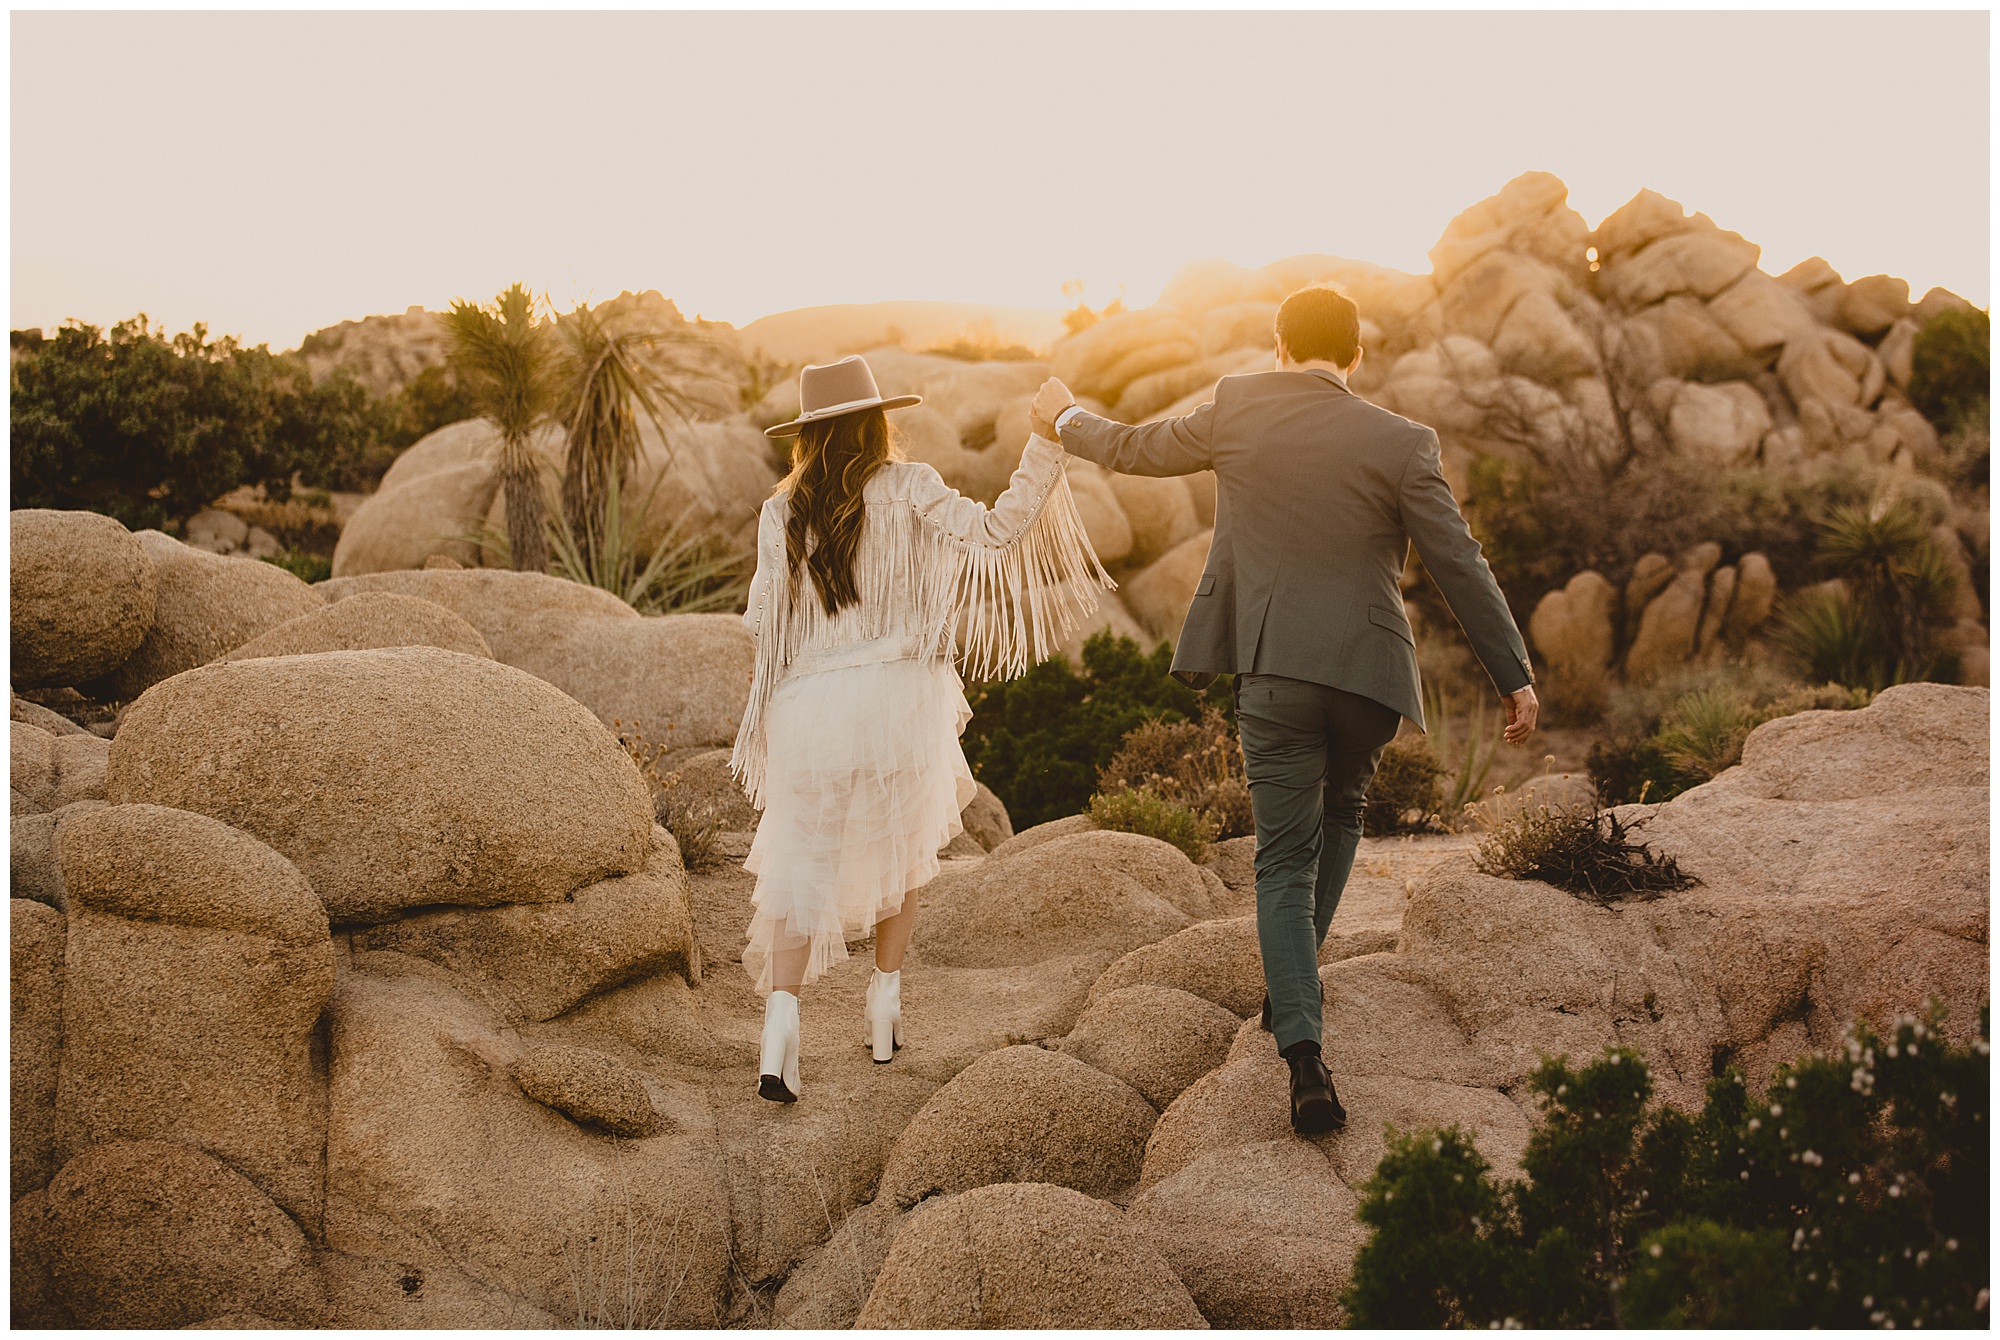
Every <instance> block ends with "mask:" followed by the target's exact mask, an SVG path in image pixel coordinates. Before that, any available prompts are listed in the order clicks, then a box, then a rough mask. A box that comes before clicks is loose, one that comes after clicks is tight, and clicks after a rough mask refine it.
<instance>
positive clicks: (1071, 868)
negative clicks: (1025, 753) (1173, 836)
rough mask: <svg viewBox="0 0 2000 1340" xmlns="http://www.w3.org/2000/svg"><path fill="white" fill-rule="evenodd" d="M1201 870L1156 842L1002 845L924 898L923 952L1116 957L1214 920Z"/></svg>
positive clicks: (1131, 838) (970, 963)
mask: <svg viewBox="0 0 2000 1340" xmlns="http://www.w3.org/2000/svg"><path fill="white" fill-rule="evenodd" d="M1215 910H1216V909H1215V897H1214V894H1213V893H1212V892H1211V891H1210V888H1209V885H1208V883H1207V881H1205V880H1204V879H1203V878H1202V877H1201V871H1200V869H1199V868H1198V867H1197V866H1196V865H1195V864H1194V863H1193V862H1192V861H1190V860H1188V859H1187V857H1186V856H1184V855H1183V854H1182V853H1181V852H1180V851H1178V850H1176V849H1175V848H1174V847H1172V846H1171V845H1169V844H1168V843H1165V842H1162V841H1160V840H1159V839H1158V838H1151V837H1145V836H1142V835H1141V834H1138V833H1116V832H1109V831H1088V832H1079V833H1072V834H1070V835H1068V836H1065V837H1058V838H1054V839H1052V840H1050V841H1046V842H1041V843H1039V844H1037V845H1032V846H1027V845H1024V846H1022V847H1020V848H1015V849H1014V850H1012V851H1009V850H1007V849H1006V847H1004V846H1003V847H1002V848H1000V849H998V850H996V851H995V852H994V853H992V854H990V855H989V856H988V858H987V859H986V860H985V861H983V862H981V863H980V864H979V865H978V866H977V867H975V868H973V869H971V870H969V871H966V872H965V873H963V874H952V875H946V876H943V877H941V878H940V879H939V880H938V881H937V882H936V883H934V884H933V885H931V887H930V889H929V890H928V891H927V892H926V896H925V900H924V920H923V921H922V923H921V924H920V925H919V926H918V928H917V937H918V945H919V948H920V949H921V951H922V953H923V955H924V958H925V959H926V961H928V962H932V963H941V964H948V965H951V966H954V967H979V968H998V967H1017V966H1020V965H1023V964H1028V963H1039V962H1041V961H1043V960H1044V959H1050V958H1055V957H1057V956H1059V955H1067V954H1084V953H1103V954H1108V955H1116V954H1121V953H1123V952H1125V951H1126V950H1128V949H1131V948H1133V947H1135V946H1137V945H1142V944H1146V943H1149V942H1151V941H1154V940H1158V939H1161V938H1163V937H1165V936H1168V935H1171V934H1173V933H1174V932H1175V931H1178V930H1181V929H1183V928H1185V927H1187V926H1188V925H1190V924H1191V923H1193V922H1194V921H1196V920H1198V919H1200V918H1203V917H1207V916H1212V915H1213V914H1214V912H1215Z"/></svg>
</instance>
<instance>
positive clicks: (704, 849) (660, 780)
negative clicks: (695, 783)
mask: <svg viewBox="0 0 2000 1340" xmlns="http://www.w3.org/2000/svg"><path fill="white" fill-rule="evenodd" d="M612 725H613V727H614V729H616V731H617V733H618V743H619V744H621V745H623V746H624V747H625V752H626V754H628V755H629V756H630V757H631V759H632V763H633V766H635V767H636V768H638V769H639V775H640V776H641V777H643V778H645V780H646V789H647V790H648V791H650V792H652V795H653V817H654V819H655V820H656V821H657V822H658V823H659V825H660V827H662V828H664V829H666V830H667V831H668V832H669V833H672V834H673V835H674V845H676V846H678V847H679V848H680V849H681V864H682V865H683V866H685V867H686V868H687V869H689V870H707V869H711V868H712V867H714V866H716V865H718V864H720V863H721V860H722V854H721V852H720V851H718V850H717V848H716V842H717V839H719V838H720V837H721V836H722V814H721V812H720V809H719V808H718V807H717V806H716V804H715V803H714V802H713V801H709V800H703V799H701V798H700V797H699V796H696V795H695V794H694V793H693V792H692V791H690V790H689V789H688V788H687V787H685V786H684V785H682V783H681V775H680V774H679V773H677V772H673V771H671V770H668V769H667V768H666V766H665V765H666V758H667V755H668V754H669V753H670V752H671V751H670V750H669V749H668V747H667V746H666V745H663V744H656V743H654V742H653V741H652V740H649V739H647V738H646V736H645V734H644V732H642V731H640V730H639V728H638V727H636V726H627V725H626V724H625V723H624V722H623V721H614V722H613V723H612Z"/></svg>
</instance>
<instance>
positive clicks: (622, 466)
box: [556, 304, 701, 585]
mask: <svg viewBox="0 0 2000 1340" xmlns="http://www.w3.org/2000/svg"><path fill="white" fill-rule="evenodd" d="M614 320H615V319H607V318H606V317H605V315H604V313H603V305H602V304H600V305H599V306H598V307H597V308H595V309H593V308H592V307H590V306H589V305H588V304H579V305H578V306H577V308H576V310H575V311H573V312H571V313H570V314H569V315H567V316H565V317H563V318H562V319H561V320H560V321H559V322H558V323H557V327H558V329H559V330H560V331H561V333H562V343H563V356H562V361H561V365H560V369H559V379H560V382H561V386H562V393H561V400H560V404H559V405H558V407H557V409H556V417H557V418H558V419H559V420H560V421H561V423H562V425H563V428H564V430H565V431H566V432H567V433H568V434H569V452H568V456H567V458H566V460H565V462H564V466H563V487H562V504H563V506H562V512H563V519H564V522H565V523H566V525H567V526H568V528H569V530H570V531H571V532H573V533H574V535H575V536H576V538H577V539H578V541H579V545H578V549H579V552H588V550H589V549H590V547H591V545H592V544H593V543H594V542H595V541H596V540H597V538H598V535H599V532H600V531H601V530H602V529H604V528H605V527H607V526H609V525H611V524H613V523H614V520H615V519H614V517H613V515H612V513H613V511H614V504H613V502H612V496H613V493H614V490H615V486H616V479H617V478H619V477H623V478H626V479H630V478H631V477H632V476H633V474H634V472H635V470H636V468H637V466H638V463H639V448H640V416H641V415H642V414H643V415H644V416H646V418H648V419H650V420H651V421H652V424H653V427H654V428H655V429H657V430H658V432H659V434H660V440H661V442H662V443H663V444H665V445H666V446H667V452H668V457H669V459H670V460H671V458H672V454H673V449H672V441H673V439H672V436H671V435H670V434H669V432H668V428H667V419H668V418H669V417H670V416H671V417H673V418H675V419H677V420H679V421H680V422H681V423H685V422H686V421H687V420H688V418H689V415H690V408H691V406H690V404H689V401H688V399H687V397H686V396H685V395H683V394H682V393H681V391H680V390H679V388H678V387H676V386H675V384H674V381H673V380H672V378H673V377H674V376H675V375H695V376H698V375H701V374H700V372H699V371H698V370H697V369H695V368H693V367H692V366H690V365H687V364H684V363H681V362H678V361H676V360H674V359H672V358H670V357H667V356H665V355H664V347H665V346H668V345H672V344H677V343H686V342H691V341H693V340H695V339H696V338H698V337H696V336H693V335H690V334H688V333H687V332H685V331H679V330H667V329H660V328H655V327H641V326H633V325H629V324H627V323H625V322H617V323H616V324H615V325H614ZM602 584H603V583H601V582H596V583H593V585H602Z"/></svg>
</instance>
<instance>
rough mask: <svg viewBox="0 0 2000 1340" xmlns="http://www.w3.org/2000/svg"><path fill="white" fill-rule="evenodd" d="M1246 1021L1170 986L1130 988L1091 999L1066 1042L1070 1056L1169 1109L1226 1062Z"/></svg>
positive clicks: (1063, 1048) (1162, 1108)
mask: <svg viewBox="0 0 2000 1340" xmlns="http://www.w3.org/2000/svg"><path fill="white" fill-rule="evenodd" d="M1242 1024H1243V1021H1242V1020H1241V1019H1238V1018H1237V1017H1236V1016H1235V1015H1233V1014H1231V1013H1230V1012H1229V1011H1228V1010H1225V1009H1223V1008H1222V1007H1221V1006H1220V1005H1217V1004H1215V1003H1214V1002H1213V1001H1207V1000H1203V999H1202V998H1201V997H1200V996H1194V995H1190V994H1188V993H1187V992H1185V991H1177V990H1175V989H1174V988H1172V987H1167V986H1151V985H1141V986H1128V987H1125V988H1123V989H1121V990H1118V991H1112V992H1109V993H1108V994H1106V995H1103V996H1100V997H1099V998H1098V999H1096V1000H1095V1001H1093V1002H1091V1005H1090V1008H1088V1009H1086V1010H1085V1011H1084V1012H1083V1017H1082V1018H1080V1019H1078V1020H1077V1021H1076V1027H1074V1028H1072V1029H1071V1030H1070V1031H1069V1036H1068V1037H1066V1038H1064V1039H1063V1040H1062V1042H1061V1043H1060V1044H1059V1045H1060V1047H1061V1049H1062V1052H1063V1054H1064V1055H1066V1056H1074V1057H1075V1058H1076V1059H1077V1060H1079V1061H1082V1062H1083V1063H1084V1064H1085V1065H1090V1066H1095V1067H1096V1068H1097V1069H1099V1070H1102V1071H1103V1072H1104V1073H1105V1074H1107V1075H1111V1076H1113V1077H1115V1078H1117V1079H1122V1080H1124V1081H1125V1082H1126V1083H1127V1084H1129V1085H1131V1086H1132V1087H1133V1088H1135V1089H1137V1090H1138V1091H1139V1092H1140V1093H1141V1094H1142V1095H1144V1096H1145V1099H1146V1101H1147V1102H1149V1103H1151V1104H1152V1105H1153V1106H1154V1107H1156V1108H1159V1109H1161V1110H1162V1111H1164V1110H1165V1109H1166V1107H1167V1105H1168V1104H1169V1103H1171V1102H1173V1101H1174V1099H1176V1098H1178V1097H1180V1096H1181V1092H1182V1090H1184V1089H1186V1088H1187V1086H1188V1085H1190V1084H1192V1083H1194V1082H1195V1081H1196V1080H1198V1079H1200V1078H1201V1077H1202V1076H1203V1075H1206V1074H1207V1073H1208V1072H1209V1071H1211V1070H1213V1069H1215V1068H1216V1067H1217V1066H1219V1065H1221V1064H1222V1062H1223V1058H1224V1057H1226V1056H1227V1055H1228V1054H1229V1045H1230V1043H1232V1042H1234V1041H1235V1039H1236V1030H1237V1029H1238V1028H1240V1027H1242Z"/></svg>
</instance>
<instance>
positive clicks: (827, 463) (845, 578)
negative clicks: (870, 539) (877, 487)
mask: <svg viewBox="0 0 2000 1340" xmlns="http://www.w3.org/2000/svg"><path fill="white" fill-rule="evenodd" d="M894 459H897V453H896V448H895V444H894V442H893V441H891V439H890V435H889V417H888V416H887V415H886V414H884V413H883V412H882V411H881V410H880V409H864V410H856V411H855V412H854V413H852V414H840V415H836V416H834V417H833V418H831V419H821V420H820V421H819V422H817V423H809V424H807V425H806V426H805V427H804V428H802V429H800V430H799V435H798V437H797V438H795V439H794V440H793V445H792V472H791V473H790V474H789V475H786V476H785V478H784V481H783V482H782V483H781V484H779V485H778V487H779V488H780V489H782V490H784V491H785V492H786V493H788V494H789V495H790V497H791V504H790V508H789V511H788V514H787V516H786V518H785V558H786V560H787V563H788V565H789V567H790V571H791V578H792V581H791V587H792V590H793V592H794V593H795V594H796V592H797V591H798V576H799V568H800V567H801V566H803V567H804V568H805V569H806V571H808V572H810V573H811V574H812V579H813V586H814V588H815V589H816V590H817V591H818V592H819V600H820V604H822V605H824V606H825V607H826V612H827V614H828V615H834V614H838V613H840V610H841V608H842V607H843V606H846V605H852V604H855V603H857V602H858V601H859V600H860V599H861V593H860V591H859V590H858V589H857V588H856V586H855V583H854V550H855V547H856V546H857V545H858V544H859V543H860V542H861V527H862V523H863V522H865V521H866V520H867V519H868V509H867V506H866V505H865V503H864V502H863V500H862V496H861V490H862V487H863V486H864V485H866V484H867V483H868V481H869V479H870V478H871V477H872V476H873V475H874V474H875V472H876V471H877V470H879V469H881V468H882V466H883V465H884V464H886V463H887V462H889V461H891V460H894Z"/></svg>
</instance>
